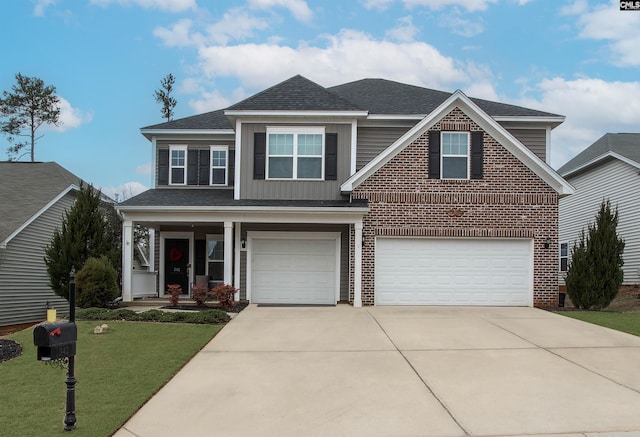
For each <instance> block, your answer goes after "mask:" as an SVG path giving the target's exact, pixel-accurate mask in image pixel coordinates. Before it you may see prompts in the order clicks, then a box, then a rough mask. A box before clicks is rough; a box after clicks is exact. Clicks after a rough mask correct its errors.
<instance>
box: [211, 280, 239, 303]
mask: <svg viewBox="0 0 640 437" xmlns="http://www.w3.org/2000/svg"><path fill="white" fill-rule="evenodd" d="M236 291H238V290H237V289H236V288H234V287H232V286H231V285H227V284H222V285H218V286H217V287H216V288H212V289H211V293H212V294H213V295H215V296H216V297H217V299H218V302H220V306H222V307H223V308H231V307H232V306H233V303H234V295H235V293H236Z"/></svg>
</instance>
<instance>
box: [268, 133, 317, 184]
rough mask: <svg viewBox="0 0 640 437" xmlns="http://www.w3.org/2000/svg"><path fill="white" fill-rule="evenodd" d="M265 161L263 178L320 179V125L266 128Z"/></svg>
mask: <svg viewBox="0 0 640 437" xmlns="http://www.w3.org/2000/svg"><path fill="white" fill-rule="evenodd" d="M266 160H267V163H266V164H267V165H266V170H267V174H266V178H267V179H312V180H321V179H322V178H323V174H324V128H317V127H308V128H284V127H282V128H281V127H271V128H268V129H267V153H266Z"/></svg>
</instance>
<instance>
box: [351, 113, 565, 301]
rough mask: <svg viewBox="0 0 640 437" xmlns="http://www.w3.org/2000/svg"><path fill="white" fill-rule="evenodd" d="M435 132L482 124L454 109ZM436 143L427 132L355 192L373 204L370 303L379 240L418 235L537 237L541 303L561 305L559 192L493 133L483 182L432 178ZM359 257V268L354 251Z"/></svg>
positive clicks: (366, 278)
mask: <svg viewBox="0 0 640 437" xmlns="http://www.w3.org/2000/svg"><path fill="white" fill-rule="evenodd" d="M432 130H471V131H477V130H481V129H480V127H479V126H478V125H477V124H475V123H474V122H473V121H471V119H469V118H468V117H467V116H466V115H465V114H464V113H463V112H462V111H460V110H459V109H454V110H453V111H452V112H450V113H449V114H448V115H447V116H445V117H444V118H443V119H442V120H441V121H440V122H438V123H437V124H436V125H434V126H433V127H432ZM428 147H429V141H428V133H427V132H425V133H424V134H423V135H422V136H420V137H419V138H418V139H416V140H415V141H414V142H413V143H412V144H410V145H409V146H408V147H406V148H405V149H404V150H403V151H402V152H400V153H399V154H398V155H396V156H395V157H394V158H393V159H391V160H390V161H389V162H388V163H387V164H386V165H384V166H383V167H382V168H380V169H379V170H378V171H377V172H376V173H374V174H373V175H372V176H370V177H369V178H368V179H367V180H365V181H364V182H363V183H362V184H361V185H360V186H358V187H357V188H356V189H355V190H354V191H353V193H352V194H353V198H355V199H368V201H369V208H370V212H369V213H368V214H367V215H366V216H365V217H364V222H363V236H364V243H363V248H362V301H363V304H364V305H373V304H374V266H375V253H374V250H375V237H377V236H416V237H482V238H533V239H534V271H533V302H534V305H535V306H538V307H550V306H557V300H558V281H557V273H558V272H557V270H558V260H557V252H558V246H557V236H558V194H557V193H556V192H555V191H554V190H553V189H552V188H551V187H549V186H548V185H547V184H546V183H545V182H544V181H542V180H541V179H540V178H539V177H538V176H537V175H536V174H535V173H533V172H532V171H531V170H529V169H528V168H527V167H526V166H525V165H524V164H523V163H522V162H521V161H520V160H518V159H517V158H516V157H514V156H513V155H512V154H511V153H510V152H508V151H507V150H506V149H505V148H504V147H503V146H501V145H500V144H499V143H498V142H497V141H496V140H495V139H493V138H492V137H491V136H490V135H489V134H487V133H486V132H485V134H484V156H483V168H484V177H483V179H479V180H464V181H454V180H440V179H429V177H428V173H429V172H428V165H429V162H428V161H429V157H428ZM353 235H354V232H353V230H352V232H351V239H352V244H351V246H350V247H351V248H353V247H354V245H353ZM547 238H549V239H550V240H551V247H550V248H549V249H545V248H544V244H545V241H546V239H547ZM351 250H352V251H353V249H351ZM351 260H352V262H351V269H352V272H353V252H352V253H351ZM351 277H353V274H352V275H351ZM350 288H351V290H352V291H351V295H350V299H351V300H353V286H352V287H350Z"/></svg>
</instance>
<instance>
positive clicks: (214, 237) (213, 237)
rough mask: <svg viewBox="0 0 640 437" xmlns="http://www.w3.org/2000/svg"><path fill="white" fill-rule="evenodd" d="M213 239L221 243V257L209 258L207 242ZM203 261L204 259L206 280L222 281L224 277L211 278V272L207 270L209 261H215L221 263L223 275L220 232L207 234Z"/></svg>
mask: <svg viewBox="0 0 640 437" xmlns="http://www.w3.org/2000/svg"><path fill="white" fill-rule="evenodd" d="M212 241H215V242H216V243H221V244H222V259H220V260H217V259H211V258H209V242H212ZM205 250H206V252H205V261H206V270H205V273H206V275H207V280H208V281H216V282H221V281H224V278H221V279H213V278H211V272H210V271H209V264H210V263H216V264H221V265H222V272H223V275H224V235H222V234H207V239H206V243H205Z"/></svg>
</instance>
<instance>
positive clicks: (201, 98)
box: [189, 90, 232, 114]
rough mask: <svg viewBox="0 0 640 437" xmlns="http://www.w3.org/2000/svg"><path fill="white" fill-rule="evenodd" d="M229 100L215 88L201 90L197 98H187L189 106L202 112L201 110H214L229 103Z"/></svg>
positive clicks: (199, 112)
mask: <svg viewBox="0 0 640 437" xmlns="http://www.w3.org/2000/svg"><path fill="white" fill-rule="evenodd" d="M231 103H232V102H231V101H230V100H229V99H227V98H226V97H224V96H222V95H221V94H220V93H219V92H218V91H217V90H213V91H201V92H200V93H199V94H198V98H197V99H190V100H189V107H191V108H193V110H194V111H195V112H196V113H198V114H202V113H203V112H209V111H215V110H217V109H221V108H225V107H227V106H229V105H231Z"/></svg>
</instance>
